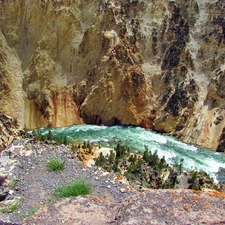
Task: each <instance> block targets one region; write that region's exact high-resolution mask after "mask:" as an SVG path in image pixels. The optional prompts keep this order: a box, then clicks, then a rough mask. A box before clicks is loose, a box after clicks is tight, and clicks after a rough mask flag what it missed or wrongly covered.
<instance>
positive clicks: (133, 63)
mask: <svg viewBox="0 0 225 225" xmlns="http://www.w3.org/2000/svg"><path fill="white" fill-rule="evenodd" d="M224 58H225V4H224V1H223V0H217V1H210V0H201V1H200V0H191V1H186V0H174V1H173V0H170V1H168V0H162V1H154V0H40V1H32V0H10V1H5V0H1V1H0V78H1V80H0V103H1V104H0V112H1V113H6V114H8V115H10V116H12V117H16V118H17V120H18V121H19V124H20V126H21V127H26V128H28V129H33V128H37V127H42V126H53V127H60V126H69V125H72V124H80V123H93V124H105V125H115V124H124V125H138V126H142V127H145V128H148V129H153V130H157V131H159V132H165V133H170V134H172V135H174V136H176V137H177V138H179V139H181V140H183V141H185V142H190V143H194V144H197V145H201V146H204V147H207V148H210V149H214V150H217V151H224V149H225V119H224V117H225V61H224Z"/></svg>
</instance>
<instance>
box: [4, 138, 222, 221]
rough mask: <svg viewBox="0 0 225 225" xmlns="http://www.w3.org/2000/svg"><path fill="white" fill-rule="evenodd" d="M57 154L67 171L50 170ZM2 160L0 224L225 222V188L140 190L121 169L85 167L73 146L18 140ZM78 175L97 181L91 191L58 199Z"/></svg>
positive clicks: (30, 139)
mask: <svg viewBox="0 0 225 225" xmlns="http://www.w3.org/2000/svg"><path fill="white" fill-rule="evenodd" d="M55 157H57V158H59V159H61V160H62V161H65V169H64V170H63V171H60V172H53V171H50V170H49V169H48V167H47V163H48V161H49V160H50V159H52V158H55ZM0 164H1V168H0V173H1V176H0V178H1V180H0V181H1V182H0V185H1V190H2V191H1V197H2V198H1V201H0V209H1V212H0V213H1V214H0V215H1V220H2V222H0V224H10V223H11V224H13V223H14V224H23V225H30V224H85V225H86V224H92V225H93V224H109V223H111V224H225V220H224V213H225V194H224V193H222V192H217V191H214V190H210V191H209V190H208V191H193V190H186V189H167V190H147V191H143V192H137V191H135V190H134V189H132V188H131V187H130V186H129V184H128V183H126V182H125V181H124V180H122V179H121V177H120V176H118V175H117V174H116V173H107V172H104V171H102V170H101V169H100V168H97V167H95V166H90V167H88V166H85V165H84V164H83V163H82V162H80V161H79V160H78V159H77V158H76V157H74V154H73V151H72V149H71V148H70V147H69V146H65V145H56V144H49V143H43V142H39V141H35V140H34V139H32V138H26V139H21V140H16V141H14V142H13V143H12V144H11V145H9V146H8V147H7V148H6V149H5V150H4V151H3V152H2V153H1V157H0ZM77 177H82V178H84V179H85V180H87V181H88V182H89V183H90V184H91V186H92V193H91V194H90V195H88V196H81V197H71V198H67V199H63V200H62V199H60V200H57V199H54V198H52V196H53V193H54V190H55V189H56V188H57V187H59V186H61V185H62V184H65V183H68V182H70V181H71V180H73V179H75V178H77ZM3 221H4V222H3Z"/></svg>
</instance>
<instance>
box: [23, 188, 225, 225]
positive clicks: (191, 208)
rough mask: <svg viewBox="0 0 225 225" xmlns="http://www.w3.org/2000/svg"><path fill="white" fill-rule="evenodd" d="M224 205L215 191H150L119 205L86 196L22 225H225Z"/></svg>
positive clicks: (56, 206) (71, 200)
mask: <svg viewBox="0 0 225 225" xmlns="http://www.w3.org/2000/svg"><path fill="white" fill-rule="evenodd" d="M223 204H224V195H223V194H220V193H218V192H214V191H209V192H196V193H195V192H193V191H190V190H158V191H153V190H152V191H145V192H143V193H141V194H134V195H132V196H131V197H129V198H127V199H125V200H123V201H120V202H118V203H117V202H102V201H101V200H100V199H96V198H93V197H92V196H89V197H79V198H76V199H66V200H62V201H60V202H58V203H56V204H54V205H53V206H51V207H49V208H46V207H43V208H42V209H40V210H39V211H38V212H37V213H36V215H35V216H33V217H32V218H29V219H26V220H25V221H24V222H23V224H24V225H25V224H33V223H35V224H53V223H54V224H96V225H97V224H109V223H110V224H132V225H137V224H209V225H210V224H224V223H225V221H224V207H223Z"/></svg>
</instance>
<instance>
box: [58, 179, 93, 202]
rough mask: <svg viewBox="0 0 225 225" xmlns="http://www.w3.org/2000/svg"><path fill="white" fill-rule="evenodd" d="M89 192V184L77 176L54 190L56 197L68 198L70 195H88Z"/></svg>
mask: <svg viewBox="0 0 225 225" xmlns="http://www.w3.org/2000/svg"><path fill="white" fill-rule="evenodd" d="M90 193H91V185H90V184H89V183H88V182H86V181H85V180H84V179H82V178H77V179H75V180H74V181H72V182H71V183H69V184H67V185H63V186H61V187H59V188H58V189H56V190H55V196H56V197H58V198H68V197H71V196H79V195H88V194H90Z"/></svg>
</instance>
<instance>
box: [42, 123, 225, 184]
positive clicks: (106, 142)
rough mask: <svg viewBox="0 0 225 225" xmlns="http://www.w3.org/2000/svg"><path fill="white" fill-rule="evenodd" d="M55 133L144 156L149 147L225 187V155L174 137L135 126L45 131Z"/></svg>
mask: <svg viewBox="0 0 225 225" xmlns="http://www.w3.org/2000/svg"><path fill="white" fill-rule="evenodd" d="M49 130H51V132H52V134H53V136H54V137H56V136H66V137H67V139H68V140H69V141H74V142H77V141H81V142H83V141H90V142H91V143H96V144H98V143H100V144H101V145H102V146H108V147H115V146H116V144H117V143H118V142H120V143H121V144H123V145H126V146H127V147H129V148H130V149H131V150H133V151H140V152H143V151H144V150H145V146H147V147H148V149H149V150H151V151H152V152H154V151H155V150H157V152H158V155H159V156H160V157H163V156H165V158H166V160H167V163H169V164H170V165H171V164H173V163H174V161H176V160H177V161H178V160H180V159H184V163H183V169H184V170H198V171H200V170H203V171H205V172H207V173H208V174H209V175H210V176H211V177H213V178H214V180H215V181H217V182H223V183H225V154H223V153H218V152H214V151H210V150H207V149H204V148H200V147H197V146H194V145H190V144H186V143H183V142H180V141H178V140H176V139H175V138H173V137H171V136H166V135H162V134H159V133H156V132H154V131H149V130H145V129H143V128H140V127H131V126H95V125H74V126H70V127H64V128H57V129H51V128H41V129H39V131H40V133H41V134H43V135H47V134H48V132H49Z"/></svg>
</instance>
